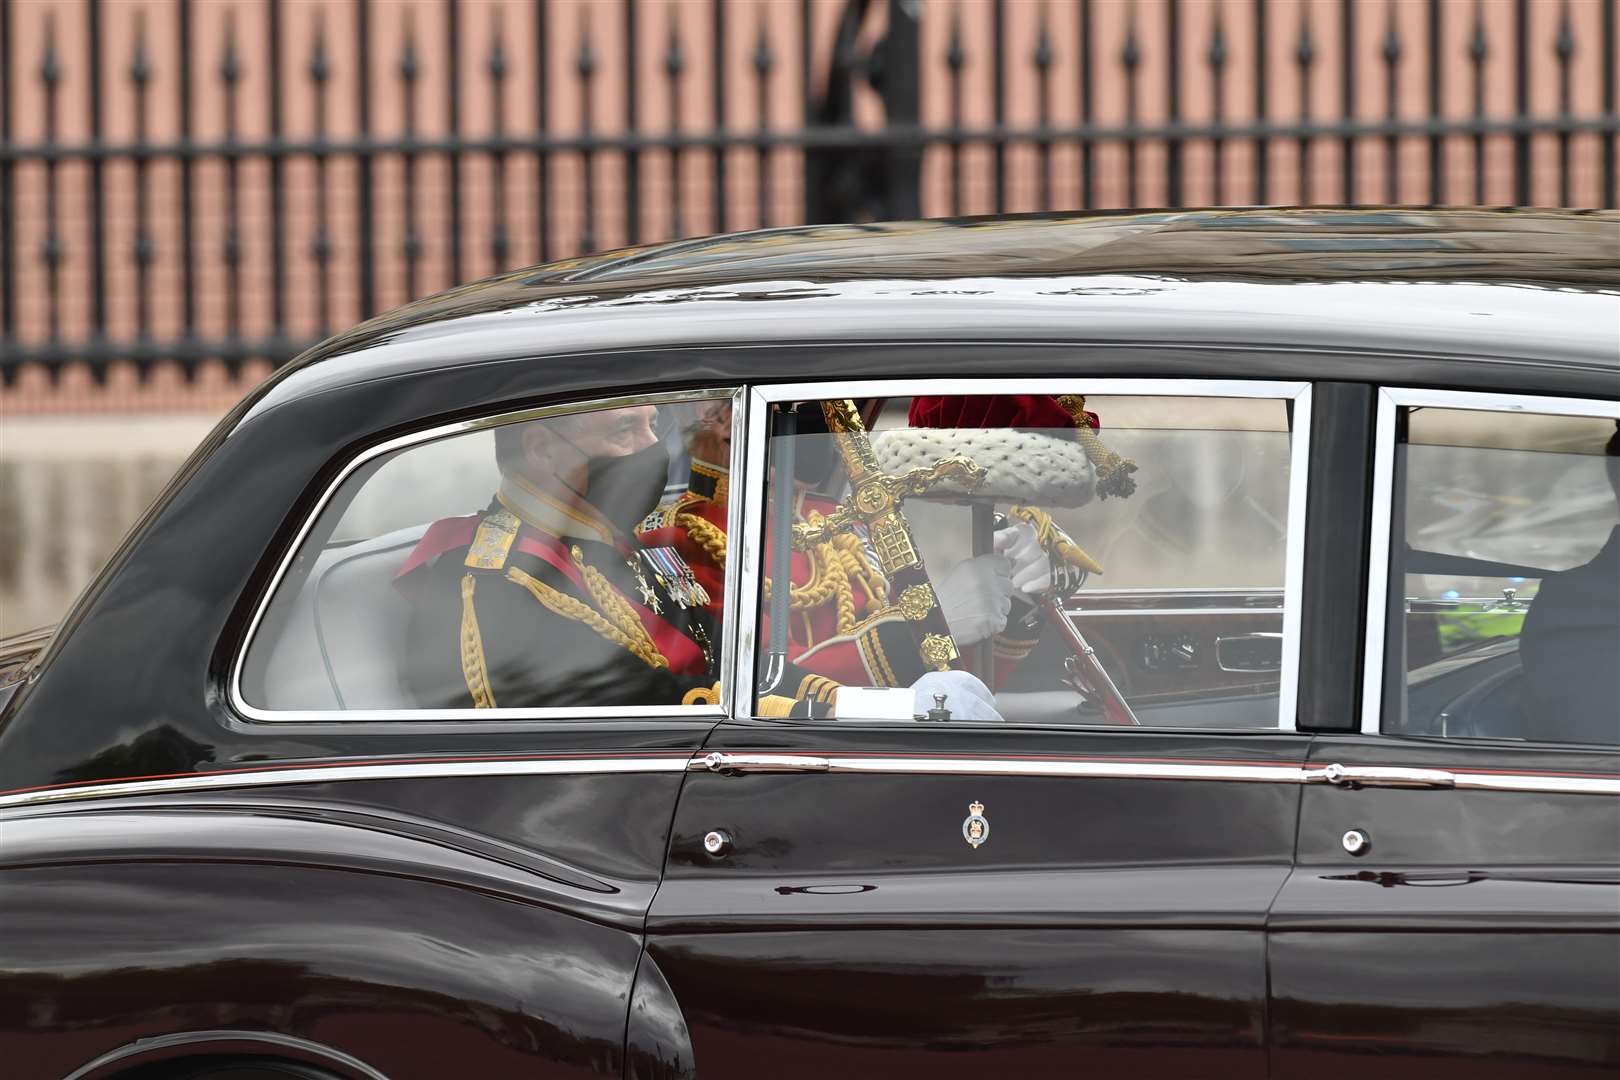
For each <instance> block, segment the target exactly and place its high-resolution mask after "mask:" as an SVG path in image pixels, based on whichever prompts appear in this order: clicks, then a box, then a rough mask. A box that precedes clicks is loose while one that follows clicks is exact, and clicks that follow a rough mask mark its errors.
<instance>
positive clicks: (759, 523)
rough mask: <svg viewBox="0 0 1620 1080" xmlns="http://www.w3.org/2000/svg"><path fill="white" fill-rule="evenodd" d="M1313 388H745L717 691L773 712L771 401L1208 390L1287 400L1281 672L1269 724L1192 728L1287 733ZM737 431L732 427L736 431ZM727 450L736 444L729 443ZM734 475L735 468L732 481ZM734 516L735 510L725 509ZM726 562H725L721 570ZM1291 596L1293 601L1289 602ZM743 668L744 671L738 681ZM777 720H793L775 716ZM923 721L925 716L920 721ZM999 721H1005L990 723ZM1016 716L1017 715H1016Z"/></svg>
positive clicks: (864, 382) (1074, 382)
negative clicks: (765, 584)
mask: <svg viewBox="0 0 1620 1080" xmlns="http://www.w3.org/2000/svg"><path fill="white" fill-rule="evenodd" d="M1311 391H1312V383H1311V382H1310V381H1309V380H1306V379H1298V380H1294V379H1198V378H1176V377H1170V378H1153V377H1145V378H1091V377H1087V376H1083V375H1082V376H1067V375H1043V376H1038V377H1033V378H979V379H963V378H936V379H861V380H828V381H824V382H823V381H817V382H794V383H772V384H768V385H756V386H752V387H750V388H749V390H748V394H747V407H746V410H745V411H746V413H747V417H748V422H747V425H746V427H747V431H746V439H747V447H746V450H747V459H746V463H745V467H744V468H743V469H742V470H741V471H734V474H733V481H732V489H733V496H734V497H735V492H736V490H737V489H738V488H746V497H745V498H744V500H743V517H742V518H741V519H740V520H742V522H743V527H742V528H741V529H735V528H734V529H732V530H731V533H732V538H731V550H732V551H733V552H740V557H739V558H736V559H733V560H730V561H731V562H733V563H736V564H739V588H738V592H737V594H736V596H737V606H736V609H735V613H734V615H735V617H734V619H733V624H732V628H731V629H730V630H729V631H727V644H728V647H729V649H730V652H731V655H732V656H734V657H735V658H736V661H737V662H736V664H735V665H734V666H733V668H732V669H731V672H730V675H731V680H732V681H731V682H729V683H727V684H725V685H724V686H723V690H724V693H723V696H722V701H723V702H724V703H725V705H726V707H727V708H728V710H729V711H730V715H731V716H734V717H747V718H749V719H751V720H755V721H759V722H770V721H771V720H772V718H770V717H761V716H759V715H758V709H757V708H756V707H755V691H754V689H753V687H754V682H753V675H752V674H751V673H753V672H754V671H756V666H755V665H756V663H757V661H758V654H757V650H758V649H759V648H760V643H759V640H758V637H759V634H758V629H759V626H758V623H759V615H760V610H759V609H760V593H761V588H762V585H761V575H762V574H763V569H764V568H763V552H762V550H761V549H762V546H763V537H764V535H765V533H764V525H765V504H766V501H767V498H766V483H767V481H768V479H769V476H768V470H767V468H766V460H767V447H768V444H769V441H770V440H769V434H770V432H769V428H770V425H769V424H768V423H767V422H766V419H765V418H766V417H767V416H768V414H769V410H770V406H771V405H773V404H775V403H777V402H782V401H803V400H824V399H827V398H841V397H854V398H867V397H897V396H905V397H913V396H920V395H930V394H937V395H944V394H1048V393H1065V394H1071V393H1079V394H1085V395H1087V396H1090V395H1096V396H1099V397H1102V396H1108V395H1122V396H1123V395H1132V396H1153V397H1195V398H1196V397H1206V398H1258V399H1268V400H1277V401H1283V402H1285V403H1287V405H1288V407H1289V409H1290V414H1291V415H1290V430H1289V438H1290V442H1289V456H1288V513H1287V517H1286V528H1287V539H1286V542H1285V545H1284V568H1283V646H1282V648H1283V657H1282V668H1281V671H1280V674H1279V685H1278V700H1277V725H1276V726H1275V727H1263V728H1251V727H1245V728H1229V727H1211V728H1198V729H1197V730H1198V731H1200V732H1208V733H1218V734H1234V733H1253V734H1280V733H1294V732H1296V731H1298V730H1299V727H1298V708H1299V669H1300V659H1301V655H1302V649H1301V634H1302V631H1303V606H1304V576H1305V522H1306V506H1305V504H1306V499H1307V497H1308V495H1309V473H1310V451H1311V434H1312V432H1311ZM734 438H735V437H734ZM732 448H733V451H734V452H735V450H736V448H737V444H736V443H735V442H734V443H733V447H732ZM738 477H740V478H741V481H740V482H739V480H738ZM731 520H733V521H736V520H739V519H738V518H732V519H731ZM731 569H732V567H731V566H730V565H728V566H727V571H728V573H729V572H730V571H731ZM1289 597H1293V602H1292V603H1290V602H1289ZM744 673H749V674H748V680H747V681H746V682H745V681H744V678H743V676H744ZM777 722H791V721H783V720H778V721H777ZM841 723H845V724H848V725H850V726H851V727H854V726H858V725H859V726H864V725H868V724H870V725H871V726H874V727H879V728H885V729H889V730H892V729H893V728H894V727H895V722H894V721H841ZM920 726H927V725H920ZM950 726H951V727H952V729H953V730H961V729H963V728H965V727H972V726H983V725H972V724H963V723H954V724H952V725H950ZM990 726H993V727H994V728H996V729H998V730H1000V729H1003V728H1005V727H1006V726H1007V725H1003V724H994V725H990ZM1014 726H1017V725H1014ZM1042 727H1043V729H1050V730H1053V731H1059V730H1063V731H1068V730H1076V731H1080V730H1083V731H1115V732H1118V731H1136V732H1150V731H1184V730H1188V729H1182V728H1168V727H1166V728H1121V727H1117V726H1110V725H1104V724H1053V725H1042Z"/></svg>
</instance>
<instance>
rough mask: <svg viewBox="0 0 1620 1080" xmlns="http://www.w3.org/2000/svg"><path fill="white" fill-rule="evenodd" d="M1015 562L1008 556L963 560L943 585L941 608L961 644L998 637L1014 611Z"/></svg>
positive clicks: (940, 594)
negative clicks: (1013, 576) (1009, 614)
mask: <svg viewBox="0 0 1620 1080" xmlns="http://www.w3.org/2000/svg"><path fill="white" fill-rule="evenodd" d="M1012 591H1013V583H1012V563H1011V562H1010V561H1009V560H1008V559H1007V558H1006V556H1004V555H978V556H975V557H974V558H971V559H963V560H962V561H961V562H959V563H957V564H956V565H955V566H954V567H952V568H951V571H950V573H948V574H946V575H945V580H944V581H942V582H940V583H939V588H938V592H939V606H940V609H941V610H942V611H944V613H945V621H946V622H947V623H948V624H950V628H951V636H952V637H954V638H955V639H956V643H957V644H958V645H972V644H973V643H974V642H976V641H983V640H985V639H986V638H990V637H994V636H996V635H997V634H999V633H1001V631H1002V629H1003V628H1004V627H1006V625H1007V613H1008V612H1010V611H1011V610H1012Z"/></svg>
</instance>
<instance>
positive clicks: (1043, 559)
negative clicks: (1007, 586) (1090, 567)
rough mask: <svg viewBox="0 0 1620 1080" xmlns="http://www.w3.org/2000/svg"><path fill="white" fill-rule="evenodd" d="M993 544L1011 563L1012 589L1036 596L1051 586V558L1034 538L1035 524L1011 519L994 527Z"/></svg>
mask: <svg viewBox="0 0 1620 1080" xmlns="http://www.w3.org/2000/svg"><path fill="white" fill-rule="evenodd" d="M994 547H995V551H996V552H997V553H998V554H1001V555H1005V556H1006V557H1007V559H1008V561H1009V562H1011V564H1012V584H1013V588H1015V589H1017V590H1018V591H1019V592H1021V593H1023V594H1024V595H1025V596H1039V595H1040V594H1041V593H1043V592H1045V591H1046V590H1047V589H1050V588H1051V587H1052V558H1051V556H1049V555H1048V554H1047V553H1046V549H1045V548H1043V547H1041V543H1040V541H1039V540H1037V539H1036V538H1035V526H1033V525H1031V524H1030V523H1029V522H1027V521H1015V522H1013V523H1012V524H1011V525H1008V526H1007V527H1006V528H1004V529H997V530H996V535H995V537H994Z"/></svg>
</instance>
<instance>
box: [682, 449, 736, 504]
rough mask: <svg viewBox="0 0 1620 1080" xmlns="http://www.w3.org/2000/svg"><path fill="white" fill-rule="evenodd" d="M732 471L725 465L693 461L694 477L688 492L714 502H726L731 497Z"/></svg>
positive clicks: (698, 459) (697, 459)
mask: <svg viewBox="0 0 1620 1080" xmlns="http://www.w3.org/2000/svg"><path fill="white" fill-rule="evenodd" d="M730 475H731V470H729V469H727V468H726V467H725V466H723V465H716V464H714V462H712V461H704V460H702V459H701V458H693V459H692V475H691V478H690V480H689V481H688V483H687V490H688V491H690V492H692V493H693V494H694V495H701V496H703V497H704V498H705V499H709V500H711V501H713V502H725V501H726V499H727V498H728V497H729V496H730V487H731V483H730Z"/></svg>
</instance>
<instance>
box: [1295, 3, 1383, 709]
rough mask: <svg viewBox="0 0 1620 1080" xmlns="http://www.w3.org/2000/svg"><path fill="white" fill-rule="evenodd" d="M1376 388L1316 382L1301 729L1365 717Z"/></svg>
mask: <svg viewBox="0 0 1620 1080" xmlns="http://www.w3.org/2000/svg"><path fill="white" fill-rule="evenodd" d="M1345 10H1346V11H1348V10H1349V9H1348V7H1346V9H1345ZM1346 17H1347V18H1348V16H1346ZM1373 394H1374V388H1373V387H1372V386H1370V385H1368V384H1366V383H1342V382H1319V383H1316V384H1315V385H1314V386H1313V387H1312V388H1311V463H1310V478H1309V483H1308V485H1307V490H1306V495H1305V574H1304V581H1303V586H1302V589H1301V595H1300V601H1299V602H1300V607H1301V611H1302V614H1301V624H1302V625H1304V626H1308V627H1310V632H1309V633H1308V634H1305V635H1304V636H1303V638H1302V639H1301V641H1300V657H1299V709H1298V716H1297V724H1298V726H1299V728H1300V729H1301V730H1311V731H1333V730H1337V731H1352V730H1354V729H1355V728H1356V727H1357V726H1358V725H1359V724H1360V721H1361V711H1360V701H1361V651H1362V642H1363V640H1364V626H1365V618H1366V607H1367V586H1366V569H1365V568H1366V566H1367V537H1368V528H1369V525H1368V512H1369V508H1370V506H1371V494H1372V444H1373Z"/></svg>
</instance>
